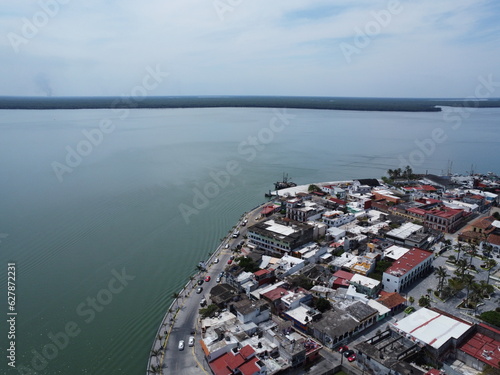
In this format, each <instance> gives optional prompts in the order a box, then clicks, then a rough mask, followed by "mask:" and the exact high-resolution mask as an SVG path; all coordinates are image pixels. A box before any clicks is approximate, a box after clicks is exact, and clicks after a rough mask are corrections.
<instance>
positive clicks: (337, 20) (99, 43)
mask: <svg viewBox="0 0 500 375" xmlns="http://www.w3.org/2000/svg"><path fill="white" fill-rule="evenodd" d="M499 19H500V1H498V0H418V1H406V0H400V1H398V0H388V1H378V0H315V1H311V0H301V1H299V0H281V1H269V0H266V1H264V0H203V1H200V0H161V1H160V0H144V1H136V0H119V1H118V0H107V1H102V0H87V1H71V0H39V1H29V2H28V1H24V2H17V1H6V0H3V1H2V12H1V14H0V29H1V33H0V35H1V39H0V56H1V64H0V95H37V96H47V95H52V96H74V95H77V96H79V95H82V96H84V95H96V96H108V95H128V94H130V92H131V90H133V89H134V87H136V86H137V85H141V84H142V82H143V81H144V79H145V76H147V75H148V74H151V73H148V72H150V71H151V69H153V70H156V71H161V77H162V78H161V79H160V80H159V81H158V83H159V84H158V85H155V87H154V89H151V93H150V94H151V95H320V96H375V97H377V96H382V97H466V96H470V95H473V94H474V89H475V87H476V86H477V85H478V79H479V77H480V76H488V75H493V77H496V78H495V80H496V81H500V53H499V50H500V49H499V47H500V32H499V31H500V23H499V22H498V20H499ZM167 73H168V77H166V74H167ZM498 96H500V95H498Z"/></svg>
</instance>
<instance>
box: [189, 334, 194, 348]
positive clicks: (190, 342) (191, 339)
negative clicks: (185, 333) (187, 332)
mask: <svg viewBox="0 0 500 375" xmlns="http://www.w3.org/2000/svg"><path fill="white" fill-rule="evenodd" d="M188 345H189V346H194V336H191V337H189V341H188Z"/></svg>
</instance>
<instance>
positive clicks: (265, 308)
mask: <svg viewBox="0 0 500 375" xmlns="http://www.w3.org/2000/svg"><path fill="white" fill-rule="evenodd" d="M230 311H231V312H234V313H236V314H235V315H236V318H237V319H238V321H239V322H240V323H242V324H248V323H254V324H256V325H257V324H259V323H261V322H265V321H266V320H268V319H270V317H271V312H270V308H269V305H268V304H267V303H266V302H265V301H263V300H258V301H252V300H250V299H248V298H243V299H241V300H240V301H237V302H233V303H232V304H231V306H230Z"/></svg>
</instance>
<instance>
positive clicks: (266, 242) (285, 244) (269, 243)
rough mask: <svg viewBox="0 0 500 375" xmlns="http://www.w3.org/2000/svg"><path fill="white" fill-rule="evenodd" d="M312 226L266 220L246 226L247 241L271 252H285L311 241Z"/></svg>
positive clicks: (294, 222) (291, 221)
mask: <svg viewBox="0 0 500 375" xmlns="http://www.w3.org/2000/svg"><path fill="white" fill-rule="evenodd" d="M313 228H314V227H313V226H311V225H308V224H305V223H301V222H298V221H293V220H289V221H286V222H282V223H281V222H276V221H274V220H267V221H265V222H261V223H257V224H255V225H252V226H251V227H249V228H248V239H249V242H250V243H251V244H253V245H255V246H256V247H258V248H262V249H264V250H267V251H268V252H271V253H277V254H286V253H289V252H291V251H293V250H295V249H297V248H299V247H300V246H303V245H305V244H307V243H309V242H311V241H313Z"/></svg>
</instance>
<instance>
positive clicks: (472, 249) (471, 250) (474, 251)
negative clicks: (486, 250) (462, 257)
mask: <svg viewBox="0 0 500 375" xmlns="http://www.w3.org/2000/svg"><path fill="white" fill-rule="evenodd" d="M469 255H470V258H469V267H470V266H471V265H472V258H474V256H476V255H477V246H476V245H475V244H473V243H471V244H470V246H469Z"/></svg>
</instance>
